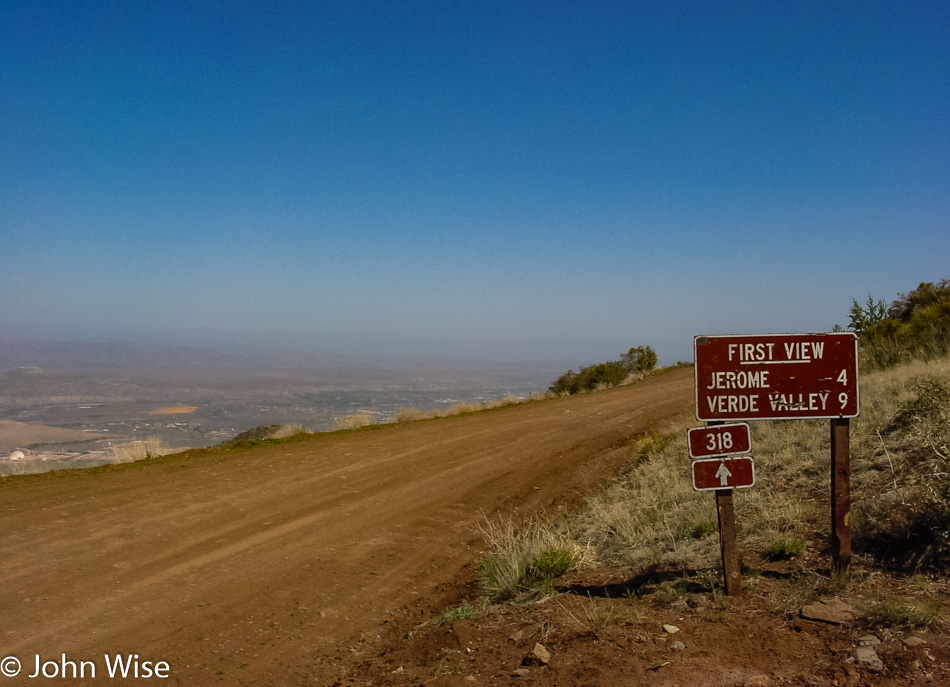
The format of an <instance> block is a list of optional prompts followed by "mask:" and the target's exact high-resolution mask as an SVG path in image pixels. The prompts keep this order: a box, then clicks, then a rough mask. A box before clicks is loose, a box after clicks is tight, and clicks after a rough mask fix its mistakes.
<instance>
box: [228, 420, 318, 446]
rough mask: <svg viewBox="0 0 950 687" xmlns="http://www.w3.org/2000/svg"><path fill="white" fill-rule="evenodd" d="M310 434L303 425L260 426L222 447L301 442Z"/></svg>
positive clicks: (243, 433) (239, 435)
mask: <svg viewBox="0 0 950 687" xmlns="http://www.w3.org/2000/svg"><path fill="white" fill-rule="evenodd" d="M308 436H310V434H309V433H308V432H307V430H306V429H304V427H303V426H302V425H260V426H258V427H254V428H252V429H249V430H247V431H246V432H241V433H240V434H238V435H237V436H236V437H234V438H233V439H231V440H230V441H225V442H224V443H222V444H221V446H257V445H260V444H261V443H263V442H270V443H274V442H278V441H299V440H301V439H305V438H307V437H308Z"/></svg>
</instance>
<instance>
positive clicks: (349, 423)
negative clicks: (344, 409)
mask: <svg viewBox="0 0 950 687" xmlns="http://www.w3.org/2000/svg"><path fill="white" fill-rule="evenodd" d="M371 424H373V418H372V417H371V416H370V414H369V413H351V414H350V415H338V416H337V417H334V418H333V428H334V429H335V430H336V431H338V432H339V431H341V430H347V429H360V428H361V427H367V426H369V425H371Z"/></svg>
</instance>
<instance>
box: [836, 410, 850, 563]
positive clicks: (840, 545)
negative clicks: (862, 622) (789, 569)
mask: <svg viewBox="0 0 950 687" xmlns="http://www.w3.org/2000/svg"><path fill="white" fill-rule="evenodd" d="M850 431H851V421H850V420H849V419H848V418H846V417H843V418H835V419H833V420H832V421H831V570H832V572H833V573H834V574H835V575H836V576H838V577H844V578H847V577H848V576H849V575H850V574H851V436H850Z"/></svg>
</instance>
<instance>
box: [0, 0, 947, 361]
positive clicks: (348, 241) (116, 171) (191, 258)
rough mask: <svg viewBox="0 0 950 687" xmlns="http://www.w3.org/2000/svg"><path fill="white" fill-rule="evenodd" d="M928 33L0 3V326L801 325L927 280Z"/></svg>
mask: <svg viewBox="0 0 950 687" xmlns="http://www.w3.org/2000/svg"><path fill="white" fill-rule="evenodd" d="M948 36H950V4H948V3H947V2H946V1H945V0H940V1H936V2H899V3H898V2H893V1H892V0H888V1H886V2H884V1H875V0H872V1H868V0H861V1H857V2H832V1H829V0H820V1H816V2H810V1H798V0H796V1H794V2H792V1H782V2H770V1H768V0H754V1H749V2H728V1H721V0H717V1H715V2H676V1H671V0H663V1H657V2H652V1H647V2H570V3H568V2H557V1H555V0H545V1H544V2H511V1H510V0H506V1H503V2H501V1H499V2H491V1H480V2H455V1H452V0H431V1H427V2H413V1H408V2H389V1H382V0H379V1H376V2H365V1H353V0H340V1H339V2H333V1H330V2H318V1H313V2H274V3H265V2H221V1H220V0H219V1H216V2H208V1H205V0H187V1H186V2H175V1H169V2H149V3H146V2H126V1H122V2H96V1H95V0H90V1H88V2H60V1H59V0H55V1H50V2H42V1H36V0H23V1H20V0H5V1H4V2H3V3H0V89H2V91H0V92H2V105H0V260H2V263H3V269H4V278H3V280H2V285H0V322H6V323H18V324H21V325H22V324H33V325H58V324H62V323H73V324H76V323H85V324H92V325H94V326H95V327H101V329H102V331H104V332H106V331H112V330H113V329H115V328H117V327H127V328H131V329H135V328H139V327H149V328H151V329H152V330H153V331H156V330H157V331H161V330H169V329H174V330H176V331H180V330H188V329H193V328H203V329H204V330H206V331H217V332H224V333H230V332H250V333H253V332H265V334H263V335H262V336H263V337H264V338H265V339H266V337H267V336H276V335H272V334H266V333H267V332H281V333H282V334H281V335H280V336H284V333H285V334H286V336H288V337H292V338H294V339H295V340H298V341H303V340H306V339H307V338H309V337H311V336H312V337H313V339H314V340H315V341H319V340H321V337H327V336H329V337H333V336H340V335H343V336H344V338H346V336H350V339H349V340H355V339H354V338H353V335H359V337H357V338H360V337H361V338H362V340H363V341H365V342H370V343H372V342H378V343H379V344H380V345H381V346H386V345H389V344H388V343H387V342H392V341H401V342H402V343H403V345H404V346H405V347H406V349H407V350H410V349H413V348H414V349H415V350H417V351H419V352H426V351H438V350H440V349H439V347H438V346H437V345H433V346H432V347H430V343H431V342H432V341H435V342H436V343H438V342H442V343H441V344H440V345H442V346H444V347H450V346H456V345H458V346H459V347H460V348H459V350H466V351H470V352H471V354H472V355H478V354H479V353H484V354H485V355H492V356H495V357H497V356H498V355H499V352H501V353H500V354H501V355H505V354H509V353H510V355H512V356H518V357H520V356H523V355H525V354H526V353H527V354H530V353H531V351H532V350H535V349H536V350H537V351H538V352H539V355H541V354H543V355H546V356H549V357H551V356H557V357H560V358H564V359H573V358H575V357H576V358H578V363H579V364H580V363H589V362H599V361H600V360H603V359H606V357H611V356H616V355H618V354H619V353H620V352H622V351H623V350H625V349H626V348H628V347H630V346H633V345H639V344H649V345H652V346H654V348H656V349H657V351H658V352H659V354H660V358H661V362H673V361H675V360H677V359H687V358H689V357H691V345H692V337H693V335H695V334H730V333H760V332H795V331H826V330H829V329H830V328H831V327H832V326H833V325H834V324H835V323H841V324H847V310H848V307H849V306H850V304H851V298H852V297H856V298H858V299H862V300H863V299H864V298H865V297H866V296H867V294H868V293H870V294H872V295H873V296H875V297H877V298H884V299H886V300H888V301H890V300H892V299H893V298H894V297H895V296H896V294H897V293H898V292H900V291H908V290H910V289H913V288H914V287H915V286H916V285H917V283H918V282H920V281H925V280H926V281H935V280H938V279H940V278H942V277H950V227H948V217H950V47H948ZM228 335H229V336H230V334H228ZM407 342H408V343H407ZM466 346H467V347H468V348H466Z"/></svg>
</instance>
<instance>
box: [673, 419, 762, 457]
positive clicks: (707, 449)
mask: <svg viewBox="0 0 950 687" xmlns="http://www.w3.org/2000/svg"><path fill="white" fill-rule="evenodd" d="M686 439H687V443H688V444H689V457H690V458H706V457H707V456H727V455H734V454H738V453H748V452H749V451H751V450H752V437H751V436H750V434H749V425H748V424H747V423H745V422H740V423H736V424H732V425H711V426H709V427H693V428H692V429H689V430H687V432H686Z"/></svg>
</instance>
